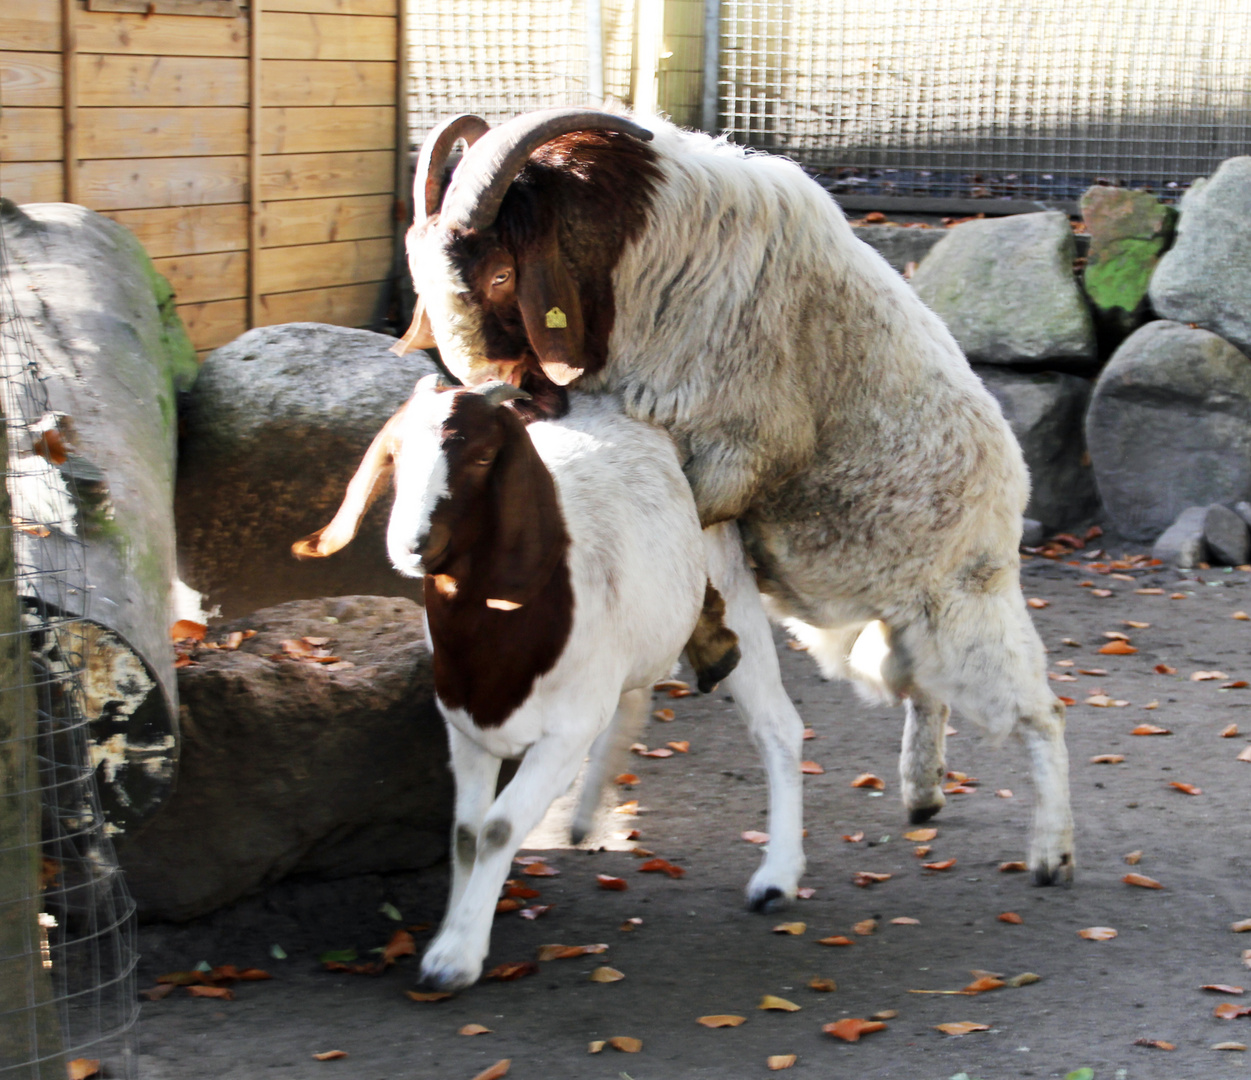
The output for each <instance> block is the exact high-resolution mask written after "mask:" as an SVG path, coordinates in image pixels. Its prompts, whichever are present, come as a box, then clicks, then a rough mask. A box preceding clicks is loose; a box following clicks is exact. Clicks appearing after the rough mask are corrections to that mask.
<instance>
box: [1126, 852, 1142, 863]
mask: <svg viewBox="0 0 1251 1080" xmlns="http://www.w3.org/2000/svg"><path fill="white" fill-rule="evenodd" d="M1125 861H1126V862H1127V863H1129V865H1130V866H1137V865H1138V864H1139V863H1140V862H1141V861H1142V852H1141V851H1131V852H1130V853H1129V854H1128V855H1126V856H1125Z"/></svg>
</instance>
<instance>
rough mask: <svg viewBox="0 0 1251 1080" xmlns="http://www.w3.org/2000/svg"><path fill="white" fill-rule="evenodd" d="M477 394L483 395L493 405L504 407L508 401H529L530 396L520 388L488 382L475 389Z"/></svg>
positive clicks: (497, 382)
mask: <svg viewBox="0 0 1251 1080" xmlns="http://www.w3.org/2000/svg"><path fill="white" fill-rule="evenodd" d="M473 392H474V393H475V394H481V395H482V396H483V397H484V398H486V399H487V402H488V403H489V404H491V405H503V404H504V402H506V401H529V400H530V395H529V394H527V393H526V392H525V391H524V390H522V389H521V388H520V387H519V386H513V384H512V383H506V382H500V381H498V380H497V381H495V382H488V383H482V384H481V385H480V386H475V387H474V388H473Z"/></svg>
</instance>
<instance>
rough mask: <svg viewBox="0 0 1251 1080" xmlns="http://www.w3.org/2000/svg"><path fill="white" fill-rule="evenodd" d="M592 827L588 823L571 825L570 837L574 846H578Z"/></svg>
mask: <svg viewBox="0 0 1251 1080" xmlns="http://www.w3.org/2000/svg"><path fill="white" fill-rule="evenodd" d="M590 831H591V830H590V827H589V826H586V825H577V824H574V825H571V826H570V827H569V839H570V840H571V841H572V842H573V846H574V847H577V846H578V845H579V844H581V843H582V841H583V840H585V839H586V838H587V836H588V835H589V833H590Z"/></svg>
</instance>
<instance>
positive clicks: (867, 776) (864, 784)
mask: <svg viewBox="0 0 1251 1080" xmlns="http://www.w3.org/2000/svg"><path fill="white" fill-rule="evenodd" d="M851 786H852V787H854V788H872V789H873V790H874V791H885V790H886V781H885V780H883V779H882V778H881V777H880V776H874V775H873V774H872V773H871V772H866V773H861V774H860V775H859V776H857V777H856V778H855V779H854V780H853V781H852V782H851Z"/></svg>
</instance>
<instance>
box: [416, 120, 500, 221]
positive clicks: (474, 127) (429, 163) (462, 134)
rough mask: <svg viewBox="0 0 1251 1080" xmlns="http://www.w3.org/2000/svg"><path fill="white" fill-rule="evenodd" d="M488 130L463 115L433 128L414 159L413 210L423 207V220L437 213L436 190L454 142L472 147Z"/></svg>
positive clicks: (437, 196) (482, 124) (485, 124)
mask: <svg viewBox="0 0 1251 1080" xmlns="http://www.w3.org/2000/svg"><path fill="white" fill-rule="evenodd" d="M490 130H491V127H490V125H489V124H488V123H487V122H486V121H485V120H483V119H482V117H480V116H474V115H473V114H472V113H463V114H462V115H460V116H453V117H452V118H451V119H450V120H444V121H443V123H441V124H440V125H439V126H438V127H436V128H433V129H432V130H431V132H430V134H429V135H427V136H426V141H425V142H423V143H422V144H421V154H420V155H419V156H418V158H417V172H416V174H415V175H414V176H413V207H414V210H416V208H417V207H421V206H424V207H425V208H426V217H429V216H430V215H431V214H437V213H438V212H439V188H440V187H441V186H442V185H443V167H444V166H445V165H446V164H447V158H448V155H449V154H450V153H451V152H452V147H453V146H455V145H456V140H457V139H464V140H465V142H466V144H467V145H469V146H473V144H474V143H476V142H477V141H478V140H479V139H480V138H482V136H483V135H485V134H486V133H487V132H488V131H490Z"/></svg>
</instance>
